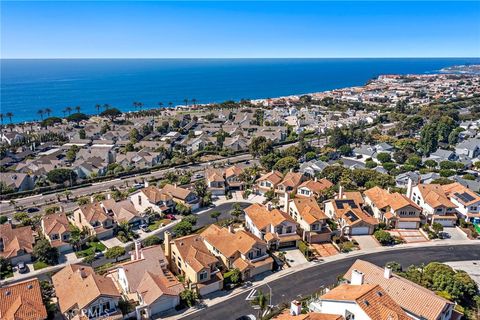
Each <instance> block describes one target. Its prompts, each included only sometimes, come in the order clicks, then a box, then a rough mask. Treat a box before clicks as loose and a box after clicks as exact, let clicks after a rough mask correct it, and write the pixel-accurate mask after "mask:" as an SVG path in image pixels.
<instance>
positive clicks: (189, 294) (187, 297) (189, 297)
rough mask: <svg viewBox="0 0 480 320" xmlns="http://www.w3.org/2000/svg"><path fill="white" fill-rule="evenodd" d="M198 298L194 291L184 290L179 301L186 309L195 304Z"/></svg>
mask: <svg viewBox="0 0 480 320" xmlns="http://www.w3.org/2000/svg"><path fill="white" fill-rule="evenodd" d="M198 298H199V297H198V294H197V292H196V291H194V290H190V289H185V290H183V291H182V292H180V299H181V301H182V303H183V304H185V305H187V306H188V307H193V306H194V305H195V304H196V303H197V301H198Z"/></svg>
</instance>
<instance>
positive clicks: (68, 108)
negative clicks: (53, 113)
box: [65, 107, 72, 115]
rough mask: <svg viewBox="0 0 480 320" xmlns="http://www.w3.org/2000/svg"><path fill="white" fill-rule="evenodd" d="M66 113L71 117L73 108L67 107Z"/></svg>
mask: <svg viewBox="0 0 480 320" xmlns="http://www.w3.org/2000/svg"><path fill="white" fill-rule="evenodd" d="M65 111H67V112H68V115H70V113H72V107H66V108H65Z"/></svg>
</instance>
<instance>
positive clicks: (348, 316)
mask: <svg viewBox="0 0 480 320" xmlns="http://www.w3.org/2000/svg"><path fill="white" fill-rule="evenodd" d="M345 320H355V315H354V314H353V313H351V312H350V311H348V310H345Z"/></svg>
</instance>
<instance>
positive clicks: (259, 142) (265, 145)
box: [248, 136, 273, 158]
mask: <svg viewBox="0 0 480 320" xmlns="http://www.w3.org/2000/svg"><path fill="white" fill-rule="evenodd" d="M248 149H249V151H250V154H251V155H253V156H254V157H255V158H258V157H260V156H264V155H266V154H269V153H270V152H272V151H273V143H272V140H270V139H267V138H265V137H263V136H260V137H254V138H253V139H252V141H251V142H250V145H249V146H248Z"/></svg>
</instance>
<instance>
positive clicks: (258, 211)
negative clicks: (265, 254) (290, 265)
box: [244, 203, 300, 249]
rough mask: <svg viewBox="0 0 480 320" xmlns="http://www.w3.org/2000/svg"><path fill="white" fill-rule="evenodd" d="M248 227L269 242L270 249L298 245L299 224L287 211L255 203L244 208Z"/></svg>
mask: <svg viewBox="0 0 480 320" xmlns="http://www.w3.org/2000/svg"><path fill="white" fill-rule="evenodd" d="M244 212H245V226H246V229H247V230H249V231H250V232H251V233H253V234H254V235H255V236H256V237H258V238H260V239H262V240H264V241H266V242H267V245H268V247H269V248H270V249H279V248H285V247H297V246H298V241H299V240H300V236H299V235H298V234H297V224H296V223H295V220H293V219H292V217H290V216H289V215H288V214H287V213H286V212H283V211H281V210H278V209H273V210H270V209H269V208H267V207H265V206H263V205H261V204H258V203H254V204H252V205H251V206H249V207H248V208H246V209H245V210H244Z"/></svg>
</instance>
